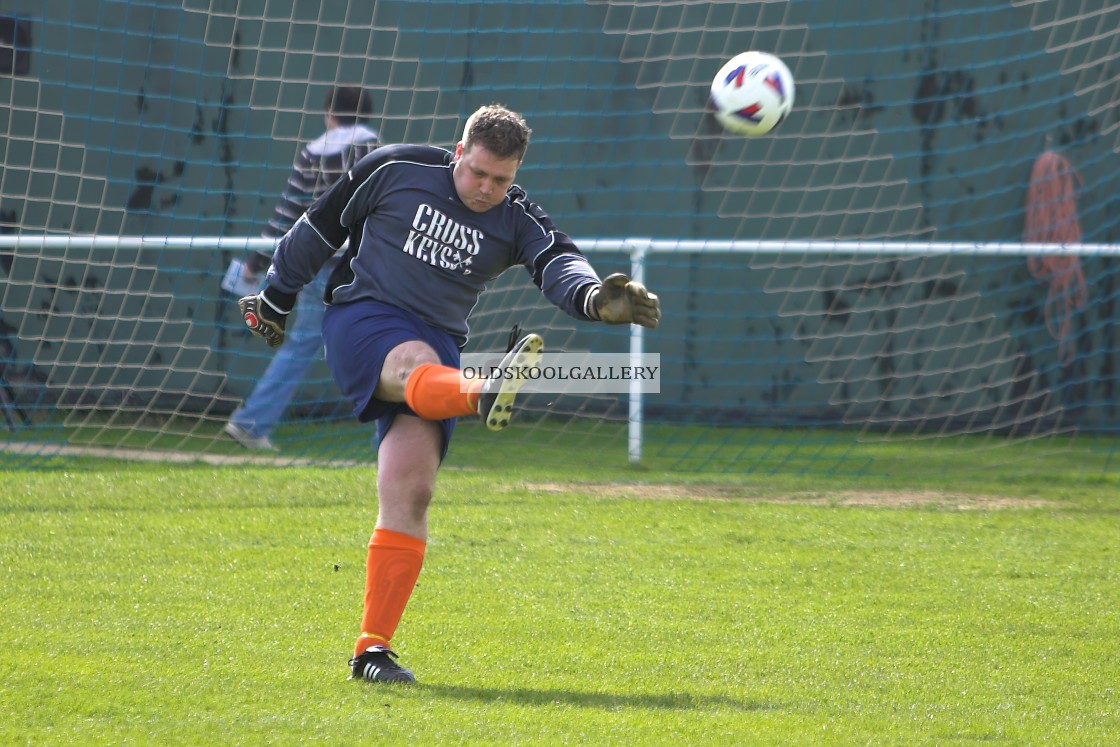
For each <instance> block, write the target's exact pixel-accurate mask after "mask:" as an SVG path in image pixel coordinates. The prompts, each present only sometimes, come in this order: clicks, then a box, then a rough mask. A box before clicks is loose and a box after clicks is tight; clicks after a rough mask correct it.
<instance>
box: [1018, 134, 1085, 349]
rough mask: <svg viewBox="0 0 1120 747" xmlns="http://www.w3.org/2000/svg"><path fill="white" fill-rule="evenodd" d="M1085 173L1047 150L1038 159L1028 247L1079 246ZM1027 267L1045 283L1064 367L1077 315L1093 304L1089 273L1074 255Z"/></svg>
mask: <svg viewBox="0 0 1120 747" xmlns="http://www.w3.org/2000/svg"><path fill="white" fill-rule="evenodd" d="M1080 185H1081V175H1080V174H1078V173H1077V172H1076V171H1075V170H1074V168H1073V166H1071V165H1070V162H1069V160H1068V159H1066V157H1065V156H1062V155H1059V154H1058V153H1055V152H1054V151H1046V152H1044V153H1043V154H1042V155H1040V156H1039V157H1038V158H1036V159H1035V162H1034V165H1033V166H1032V167H1031V177H1030V185H1029V186H1028V187H1027V201H1026V219H1025V221H1024V223H1023V241H1024V242H1025V243H1028V244H1030V243H1053V244H1076V243H1079V242H1080V241H1081V221H1080V220H1079V219H1078V217H1077V187H1079V186H1080ZM1027 269H1028V270H1030V273H1031V275H1033V276H1034V277H1035V278H1037V279H1038V280H1040V281H1042V282H1044V283H1047V284H1048V285H1049V287H1050V292H1049V294H1048V296H1047V298H1046V307H1045V319H1046V329H1047V330H1048V331H1049V332H1050V334H1051V336H1053V338H1054V339H1055V340H1057V341H1058V357H1059V358H1060V359H1061V361H1062V363H1063V364H1065V363H1069V361H1070V360H1072V358H1073V353H1074V345H1073V340H1072V337H1073V319H1074V312H1076V310H1077V309H1080V308H1083V307H1084V306H1085V304H1086V302H1087V301H1088V300H1089V291H1088V287H1087V286H1086V284H1085V273H1084V271H1082V269H1081V260H1080V259H1078V258H1077V257H1076V256H1065V257H1063V256H1057V255H1045V256H1040V257H1027Z"/></svg>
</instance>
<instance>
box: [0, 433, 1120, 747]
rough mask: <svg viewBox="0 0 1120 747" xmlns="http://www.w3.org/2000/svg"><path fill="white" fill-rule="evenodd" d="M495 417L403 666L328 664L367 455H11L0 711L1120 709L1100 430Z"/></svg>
mask: <svg viewBox="0 0 1120 747" xmlns="http://www.w3.org/2000/svg"><path fill="white" fill-rule="evenodd" d="M504 435H506V434H503V436H504ZM511 435H512V434H511ZM564 436H565V434H560V435H558V436H555V438H556V439H561V438H562V437H564ZM785 437H787V438H789V437H790V436H788V434H787V436H785ZM481 443H482V442H481V441H478V440H475V439H473V438H472V437H471V435H470V434H468V433H465V434H464V438H463V439H462V442H460V441H456V448H455V450H454V451H453V455H452V458H450V459H449V462H448V468H447V469H446V470H444V472H443V473H442V474H441V479H440V486H439V491H438V496H437V499H436V502H435V504H434V505H433V509H432V516H431V521H432V540H431V543H430V545H429V551H428V556H427V560H426V565H425V569H424V571H423V573H422V575H421V578H420V584H419V586H418V588H417V590H416V593H415V595H414V596H413V600H412V603H411V604H410V607H409V610H408V612H407V614H406V616H405V619H404V621H403V623H402V625H401V628H400V629H399V631H398V634H397V637H396V639H395V640H394V646H395V647H396V648H397V649H398V651H399V652H400V653H401V655H402V662H403V663H405V664H406V665H407V666H409V667H410V668H412V669H414V670H415V671H416V673H417V676H418V678H419V680H420V684H419V685H418V686H416V687H413V688H399V687H396V688H394V687H389V688H387V687H377V686H372V685H369V684H367V683H361V682H349V681H347V680H346V674H347V672H346V669H345V659H346V657H347V655H348V653H349V650H350V648H351V646H352V644H353V639H354V635H355V634H356V632H357V623H358V617H359V615H360V608H359V605H360V595H361V589H362V578H363V563H364V558H365V543H366V541H367V540H368V537H369V533H370V531H371V529H372V523H373V518H374V515H375V510H376V496H375V493H374V488H373V485H374V470H373V468H372V467H366V468H348V469H327V468H267V467H251V466H249V467H247V466H235V467H212V466H206V465H179V466H170V465H143V464H141V465H134V464H125V463H115V462H97V461H92V460H89V461H74V462H64V464H65V465H66V466H65V467H64V468H55V469H34V470H26V471H24V470H10V471H7V472H5V473H3V474H0V609H3V613H4V614H3V615H2V616H0V636H2V639H3V641H4V645H3V646H0V692H2V693H3V697H2V698H0V743H2V744H13V743H30V744H119V743H124V742H136V743H141V744H219V743H220V744H234V743H236V744H258V743H271V744H292V743H297V742H317V743H322V744H357V743H380V744H416V745H429V744H503V745H504V744H579V745H584V744H596V745H598V744H619V745H639V744H650V745H661V744H689V745H693V744H695V745H701V744H703V745H709V744H710V745H740V744H836V745H849V744H866V743H871V744H899V745H923V744H928V745H944V744H975V743H985V744H989V743H995V744H1007V745H1023V744H1071V745H1073V744H1084V745H1099V744H1108V743H1111V742H1112V740H1113V739H1114V736H1115V735H1116V734H1117V733H1120V698H1118V694H1117V692H1116V690H1115V688H1116V687H1117V685H1116V683H1117V682H1120V656H1118V653H1120V652H1118V651H1117V648H1118V644H1117V641H1120V619H1118V615H1120V562H1118V561H1120V557H1118V555H1120V549H1118V548H1120V499H1118V497H1117V496H1120V478H1118V477H1117V476H1116V475H1113V474H1109V473H1108V472H1107V471H1102V469H1101V464H1102V463H1101V461H1100V460H1101V458H1102V457H1101V456H1100V453H1099V451H1097V450H1095V449H1094V448H1092V444H1091V443H1078V442H1076V441H1073V442H1071V443H1070V444H1067V445H1066V447H1065V448H1062V449H1060V450H1056V449H1054V448H1053V445H1050V446H1043V445H1039V446H1037V447H1036V446H1031V445H1027V446H1025V447H1024V448H1026V449H1028V450H1030V449H1037V451H1036V452H1035V453H1033V454H1031V453H1028V455H1027V459H1026V460H1025V461H1024V459H1023V458H1022V457H1021V456H1020V458H1018V459H1016V460H1011V461H1008V460H1006V458H1005V457H1006V454H1002V455H998V456H993V454H995V453H996V452H1000V450H999V449H995V450H985V449H969V448H967V447H966V448H961V447H960V445H957V446H955V447H953V448H945V449H944V450H942V449H941V448H940V447H932V446H930V445H929V444H917V445H912V446H905V445H901V446H900V445H885V446H882V447H877V448H882V449H890V450H891V451H890V453H886V454H875V455H874V456H875V457H876V460H877V461H880V462H881V461H882V460H883V459H889V462H890V464H891V466H892V470H890V471H880V470H862V469H853V470H838V471H837V473H836V474H835V475H822V474H817V475H805V474H803V473H800V472H797V471H793V472H782V471H780V470H773V471H771V472H769V473H767V474H765V475H727V474H723V473H720V472H718V471H717V472H702V473H697V474H682V473H679V472H676V471H669V470H661V469H658V468H656V467H655V466H649V465H647V466H646V467H642V468H633V467H628V466H626V465H625V463H624V462H623V463H622V464H619V461H618V460H617V459H615V458H614V456H615V455H611V454H603V453H599V452H596V451H592V452H589V453H587V455H586V458H585V461H584V464H583V465H582V466H581V467H579V468H576V467H574V466H573V465H572V464H571V463H570V461H569V460H565V459H560V458H559V457H558V458H557V461H555V462H553V461H549V460H548V459H544V460H542V461H540V462H538V463H535V464H534V465H533V466H532V467H530V466H529V465H526V464H523V463H518V462H517V461H516V460H514V459H513V457H515V456H516V454H517V450H518V447H519V444H520V442H519V441H518V440H516V439H510V440H509V443H507V444H505V445H504V446H503V447H502V448H500V449H489V450H487V449H485V448H484V447H483V446H481V445H480V444H481ZM558 453H559V452H558ZM1051 454H1053V456H1052V457H1051V456H1048V455H1051ZM503 455H504V456H503ZM855 461H858V460H853V463H854V462H855ZM1024 465H1027V466H1029V467H1030V468H1029V469H1025V468H1024ZM962 506H964V507H965V508H961V507H962Z"/></svg>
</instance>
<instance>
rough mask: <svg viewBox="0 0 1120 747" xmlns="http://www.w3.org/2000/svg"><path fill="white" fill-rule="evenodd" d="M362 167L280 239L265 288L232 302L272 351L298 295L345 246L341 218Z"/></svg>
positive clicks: (361, 176)
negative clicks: (235, 302) (234, 302)
mask: <svg viewBox="0 0 1120 747" xmlns="http://www.w3.org/2000/svg"><path fill="white" fill-rule="evenodd" d="M364 162H365V159H363V160H362V161H359V162H358V164H356V165H355V167H354V168H353V169H351V170H350V171H348V172H347V173H346V174H345V175H344V176H343V177H341V178H340V179H339V180H338V181H336V182H335V183H334V184H333V185H332V186H331V187H330V189H328V190H327V191H326V192H324V193H323V195H322V196H321V197H319V198H318V199H316V200H315V201H313V202H312V203H311V205H310V207H308V209H307V211H306V212H305V213H304V214H303V215H301V216H300V217H299V219H298V220H297V221H296V222H295V224H294V225H293V226H292V227H291V229H290V230H289V231H288V232H287V233H286V234H284V236H283V238H281V239H280V242H279V243H278V244H277V246H276V252H275V253H274V254H273V255H272V266H271V267H269V269H268V275H267V280H268V284H267V285H266V286H265V289H264V290H262V291H261V292H260V293H257V294H256V295H253V296H246V297H245V298H242V299H240V300H239V301H238V302H237V304H238V307H239V308H240V309H241V315H242V318H243V319H244V320H245V326H247V327H248V328H249V330H250V331H252V332H253V334H255V335H258V336H259V337H263V338H264V339H265V341H266V342H267V343H268V344H269V345H271V346H273V347H276V346H277V345H280V344H282V343H283V342H284V328H285V325H286V323H287V317H288V315H289V314H290V313H291V311H292V308H293V307H295V304H296V298H297V297H298V296H299V291H300V290H301V289H302V288H303V286H305V285H307V283H309V282H311V279H312V278H314V277H315V274H316V273H317V272H318V271H319V270H320V269H321V268H322V267H323V265H324V264H326V262H327V260H329V259H330V258H331V257H333V256H334V254H335V252H337V251H338V250H339V248H340V247H341V246H342V245H343V244H344V243H345V242H346V239H347V238H348V236H349V228H348V226H347V225H343V217H342V216H343V212H344V211H345V210H346V208H347V205H348V204H350V202H351V200H352V199H353V198H354V195H355V193H356V192H357V191H358V189H359V187H360V186H361V185H362V183H363V182H364V181H365V178H366V170H365V169H364V168H359V167H362V165H363V164H364ZM352 212H353V211H352Z"/></svg>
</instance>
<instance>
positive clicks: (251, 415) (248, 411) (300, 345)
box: [230, 262, 334, 437]
mask: <svg viewBox="0 0 1120 747" xmlns="http://www.w3.org/2000/svg"><path fill="white" fill-rule="evenodd" d="M332 269H334V265H333V263H330V262H328V263H327V266H326V267H324V268H323V269H322V270H320V271H319V274H318V275H316V276H315V277H314V278H312V280H311V282H310V283H308V284H307V285H305V286H304V287H303V290H302V291H300V294H299V298H298V299H297V301H296V306H295V310H294V311H293V312H292V314H293V316H294V317H295V319H293V321H292V324H291V326H289V327H288V328H287V330H286V333H285V335H284V344H283V345H281V346H280V348H279V349H278V350H277V351H276V355H274V356H273V357H272V362H270V363H269V364H268V368H266V369H265V372H264V374H263V375H262V376H261V379H260V381H258V382H257V385H256V386H255V387H253V391H252V392H250V393H249V396H248V397H246V398H245V402H244V403H243V404H242V405H241V407H239V408H237V409H236V410H235V411H234V413H233V415H232V416H230V422H232V423H233V424H234V425H236V426H238V427H240V428H243V429H245V430H246V431H248V432H249V433H251V434H252V435H254V436H265V437H267V436H269V435H270V434H271V433H272V430H273V429H274V428H275V427H276V424H277V423H279V422H280V419H281V418H282V417H283V416H284V411H285V410H286V409H288V403H289V402H291V400H292V395H293V394H295V391H296V387H298V386H299V383H300V381H301V380H302V379H303V375H304V374H305V373H307V369H308V368H309V367H310V366H311V364H312V363H314V362H315V361H317V360H321V359H322V357H323V311H324V310H325V309H326V306H325V305H324V304H323V293H324V292H325V291H326V287H327V277H328V276H329V275H330V272H331V270H332Z"/></svg>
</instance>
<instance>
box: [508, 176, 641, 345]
mask: <svg viewBox="0 0 1120 747" xmlns="http://www.w3.org/2000/svg"><path fill="white" fill-rule="evenodd" d="M518 199H520V200H522V205H523V207H524V208H525V215H526V218H527V220H526V222H525V224H524V226H523V227H522V240H523V241H527V243H528V244H529V246H530V249H529V250H528V251H527V252H526V254H527V255H528V257H529V259H528V261H527V262H526V266H527V267H528V268H529V273H530V274H531V275H532V276H533V282H534V283H536V285H537V287H538V288H540V289H541V291H542V292H543V293H544V294H545V297H547V298H548V299H549V300H550V301H552V303H553V304H555V305H556V306H558V307H560V308H561V309H563V310H564V311H566V312H568V313H569V314H570V315H572V316H574V317H576V318H577V319H588V320H592V321H602V322H605V323H606V324H639V325H641V326H643V327H649V328H650V329H653V328H656V327H657V325H658V324H660V322H661V302H660V301H659V300H658V298H657V296H656V295H655V294H653V293H650V292H649V290H647V289H646V287H645V286H644V285H642V284H641V283H639V282H636V281H634V280H631V279H630V278H629V277H627V276H626V275H624V274H622V273H614V274H612V275H608V276H607V277H606V278H604V279H603V280H600V279H599V275H598V274H597V273H596V272H595V269H594V268H593V267H592V266H591V263H590V262H588V261H587V258H586V257H585V256H584V255H583V253H582V252H580V251H579V248H578V247H577V246H576V245H575V242H573V241H572V240H571V238H569V237H568V236H567V235H566V234H564V233H563V232H561V231H558V230H557V229H556V227H555V226H554V225H553V223H552V221H551V220H550V219H549V217H548V216H547V215H546V214H545V213H544V211H543V210H542V209H541V208H540V206H539V205H536V204H534V203H530V202H528V200H525V199H524V194H523V193H520V192H518V193H516V194H515V201H517V200H518Z"/></svg>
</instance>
